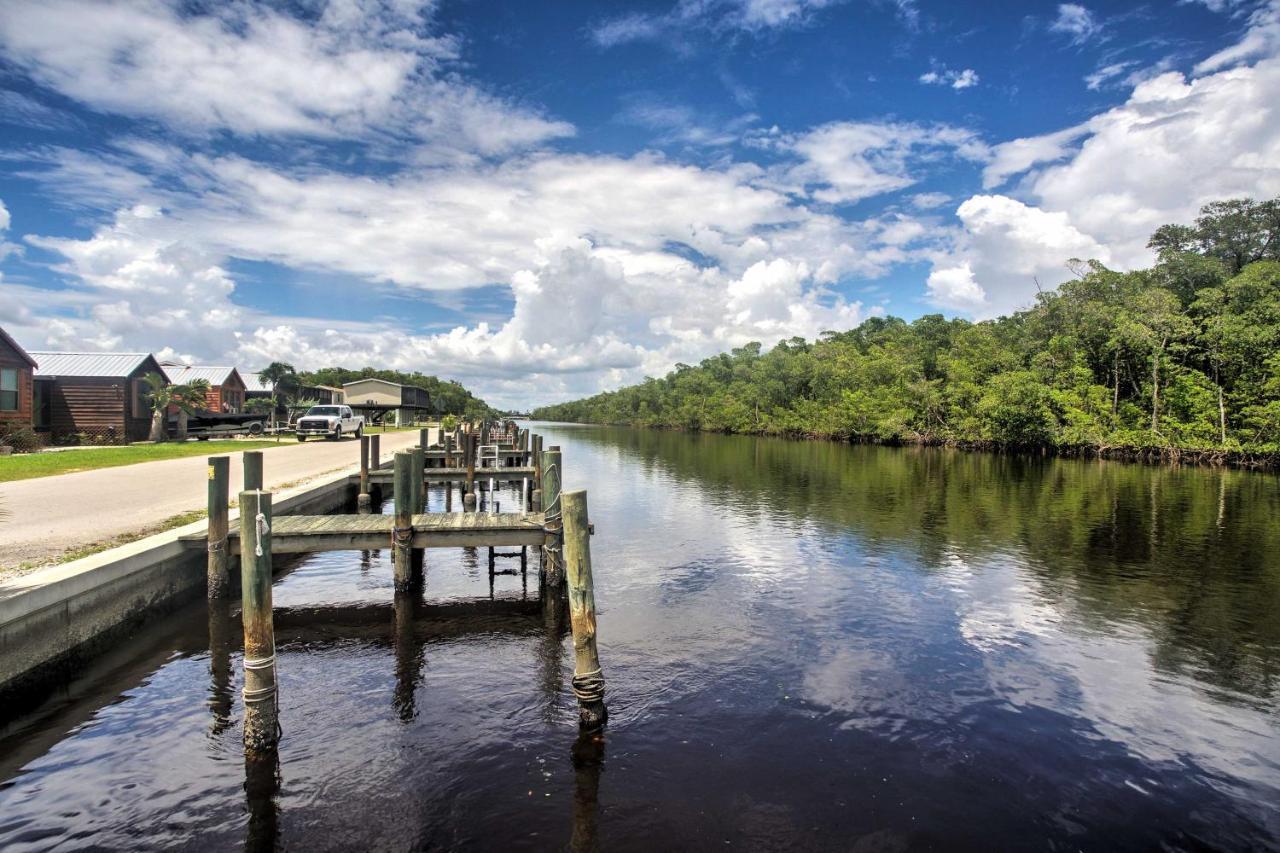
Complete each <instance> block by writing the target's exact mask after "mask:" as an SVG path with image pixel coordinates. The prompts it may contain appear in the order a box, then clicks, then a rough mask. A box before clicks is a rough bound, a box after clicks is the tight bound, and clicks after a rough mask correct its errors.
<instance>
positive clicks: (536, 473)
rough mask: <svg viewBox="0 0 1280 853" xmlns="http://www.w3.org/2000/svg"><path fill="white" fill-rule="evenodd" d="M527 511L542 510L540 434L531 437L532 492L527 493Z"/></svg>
mask: <svg viewBox="0 0 1280 853" xmlns="http://www.w3.org/2000/svg"><path fill="white" fill-rule="evenodd" d="M529 512H542V436H540V435H535V436H534V437H533V492H532V493H531V494H530V495H529Z"/></svg>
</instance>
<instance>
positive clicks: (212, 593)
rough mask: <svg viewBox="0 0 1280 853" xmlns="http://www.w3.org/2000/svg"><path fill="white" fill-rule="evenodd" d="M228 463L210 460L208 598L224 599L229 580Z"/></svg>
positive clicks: (226, 459)
mask: <svg viewBox="0 0 1280 853" xmlns="http://www.w3.org/2000/svg"><path fill="white" fill-rule="evenodd" d="M230 492H231V459H230V457H227V456H210V457H209V532H208V552H209V561H208V596H209V598H211V599H213V598H226V596H227V589H228V587H230V586H231V578H230V576H229V574H228V572H227V515H228V511H227V501H228V500H230V498H231V494H230Z"/></svg>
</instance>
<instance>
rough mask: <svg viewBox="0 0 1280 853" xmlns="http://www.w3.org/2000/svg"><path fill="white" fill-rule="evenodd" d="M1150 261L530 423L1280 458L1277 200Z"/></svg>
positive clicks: (887, 324)
mask: <svg viewBox="0 0 1280 853" xmlns="http://www.w3.org/2000/svg"><path fill="white" fill-rule="evenodd" d="M1150 245H1151V247H1152V248H1154V249H1156V251H1157V253H1158V260H1157V263H1156V265H1155V266H1154V267H1152V268H1151V269H1146V270H1136V271H1132V272H1116V271H1114V270H1110V269H1107V268H1106V267H1104V266H1102V265H1101V264H1099V263H1097V262H1094V261H1090V262H1088V263H1084V262H1080V261H1074V260H1073V261H1071V262H1070V265H1071V269H1073V271H1075V272H1076V277H1075V278H1074V279H1073V280H1071V281H1068V282H1067V283H1065V284H1063V285H1062V286H1061V287H1059V288H1058V289H1057V290H1056V291H1054V292H1048V293H1042V294H1040V295H1039V297H1038V298H1037V302H1036V304H1035V306H1034V307H1032V308H1030V309H1029V310H1026V311H1020V312H1017V313H1015V314H1013V315H1012V316H1008V317H1000V318H998V319H995V320H988V321H983V322H978V323H974V322H970V321H967V320H960V319H953V320H948V319H945V318H944V317H942V316H941V315H928V316H925V317H921V318H920V319H918V320H916V321H914V322H912V323H907V322H904V321H903V320H900V319H896V318H892V317H890V318H879V317H877V318H872V319H870V320H867V321H866V322H864V323H863V324H861V325H860V326H858V327H857V328H855V329H852V330H849V331H845V332H827V333H824V334H823V336H822V338H821V340H819V341H816V342H813V343H810V342H807V341H805V340H803V339H801V338H792V339H790V340H787V341H782V342H780V343H778V344H777V345H776V346H775V347H773V348H772V349H771V350H769V351H767V352H764V351H762V349H763V348H762V346H761V345H760V344H759V343H751V344H747V345H746V346H743V347H740V348H738V349H735V350H733V351H732V352H730V353H723V354H721V355H718V356H715V357H712V358H708V359H706V360H705V361H703V362H702V363H701V364H700V365H698V366H696V367H695V366H690V365H684V364H681V365H677V366H676V369H675V370H674V371H673V372H672V373H670V374H668V375H667V376H666V377H664V378H661V379H653V378H649V379H646V380H645V381H644V382H642V383H641V384H639V385H634V386H630V387H627V388H623V389H621V390H619V391H614V392H609V393H604V394H599V395H596V396H594V397H589V398H587V399H584V400H578V401H574V402H569V403H563V404H560V405H555V406H547V407H544V408H541V409H538V410H536V411H535V412H534V416H535V417H537V418H541V419H549V420H566V421H579V422H588V423H625V424H635V425H644V426H660V427H673V428H681V429H691V430H714V431H722V432H738V433H775V434H792V435H812V436H822V437H833V438H848V439H859V440H878V441H888V442H918V443H976V444H988V445H1000V446H1038V447H1046V446H1048V447H1055V448H1062V449H1066V448H1073V449H1093V450H1099V451H1107V450H1111V449H1115V448H1160V449H1165V448H1184V449H1190V448H1195V449H1221V450H1248V451H1261V452H1271V453H1274V452H1276V451H1277V450H1280V199H1277V200H1273V201H1269V202H1261V203H1255V202H1252V201H1250V200H1231V201H1225V202H1216V203H1214V204H1211V205H1207V206H1206V207H1205V208H1203V210H1202V211H1201V216H1200V218H1199V219H1198V220H1197V221H1196V223H1195V225H1194V226H1180V225H1166V226H1163V227H1161V228H1160V229H1159V230H1157V231H1156V233H1155V234H1154V235H1153V236H1152V239H1151V243H1150Z"/></svg>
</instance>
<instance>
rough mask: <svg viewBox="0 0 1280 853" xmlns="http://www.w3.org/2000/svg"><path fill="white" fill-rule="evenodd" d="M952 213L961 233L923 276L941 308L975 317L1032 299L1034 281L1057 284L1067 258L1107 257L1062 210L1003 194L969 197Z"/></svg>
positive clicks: (1062, 273) (985, 315)
mask: <svg viewBox="0 0 1280 853" xmlns="http://www.w3.org/2000/svg"><path fill="white" fill-rule="evenodd" d="M956 216H957V217H959V219H960V222H961V225H962V227H963V233H962V235H961V237H960V239H959V241H958V243H957V245H956V246H955V248H954V249H953V250H952V251H951V252H949V253H947V254H946V255H944V256H942V257H939V258H938V259H936V260H935V263H934V269H933V272H932V273H930V275H929V279H928V299H929V300H930V301H931V302H933V303H934V304H936V305H939V306H941V307H944V308H950V309H953V310H956V311H963V312H965V313H969V314H973V315H975V316H979V317H989V316H994V315H996V314H1002V313H1007V312H1009V311H1011V310H1015V309H1017V308H1024V307H1026V306H1027V305H1028V304H1029V303H1030V302H1031V300H1032V297H1033V296H1034V294H1035V292H1036V285H1037V281H1038V282H1039V284H1040V285H1041V286H1043V287H1044V288H1046V289H1048V288H1050V287H1053V286H1056V285H1057V284H1059V283H1060V282H1061V281H1062V280H1063V278H1064V276H1065V273H1066V262H1067V260H1068V259H1070V258H1073V257H1078V258H1097V259H1098V260H1101V261H1103V262H1106V261H1109V260H1110V253H1109V251H1108V250H1107V248H1106V247H1105V246H1103V245H1101V244H1100V243H1098V242H1097V241H1096V240H1094V239H1093V238H1092V237H1090V236H1089V235H1087V234H1085V233H1083V232H1081V231H1080V229H1078V228H1077V227H1075V225H1074V224H1073V223H1072V222H1071V217H1070V216H1068V215H1067V214H1066V213H1058V212H1053V213H1051V212H1047V211H1044V210H1041V209H1040V208H1037V207H1032V206H1029V205H1027V204H1024V203H1022V202H1020V201H1017V200H1015V199H1012V198H1009V197H1007V196H1002V195H977V196H973V197H972V198H970V199H968V200H966V201H965V202H964V203H963V204H961V205H960V207H959V208H958V209H957V210H956Z"/></svg>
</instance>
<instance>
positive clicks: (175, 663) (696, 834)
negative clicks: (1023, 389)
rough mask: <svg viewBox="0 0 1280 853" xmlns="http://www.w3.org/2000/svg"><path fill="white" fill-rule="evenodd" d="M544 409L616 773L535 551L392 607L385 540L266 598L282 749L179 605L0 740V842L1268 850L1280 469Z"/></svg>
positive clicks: (211, 619) (315, 566) (326, 562)
mask: <svg viewBox="0 0 1280 853" xmlns="http://www.w3.org/2000/svg"><path fill="white" fill-rule="evenodd" d="M543 431H544V433H545V434H546V435H547V437H548V441H547V443H548V444H560V445H563V446H564V447H565V466H564V474H565V481H566V483H565V485H566V488H588V489H589V490H591V507H592V516H593V517H592V521H593V522H594V523H595V524H596V528H597V535H596V536H595V537H594V538H593V540H592V551H593V563H594V565H595V566H596V596H597V611H598V614H599V630H600V647H601V659H602V663H603V665H604V669H605V673H606V676H607V677H608V679H609V690H610V700H611V706H610V711H611V720H610V726H609V730H608V732H607V735H606V736H607V739H608V753H609V754H608V764H607V767H608V771H609V772H608V775H607V776H606V775H605V774H604V772H603V771H604V768H605V766H606V764H605V755H604V753H605V737H606V736H601V737H598V738H596V737H593V736H590V735H588V736H585V737H580V736H579V735H578V732H577V730H576V707H575V702H574V699H573V696H572V693H571V691H570V690H569V676H570V675H571V672H572V654H571V646H570V639H569V637H568V627H567V619H566V618H565V616H566V614H565V613H564V612H563V610H561V609H559V608H543V607H542V606H541V601H540V597H539V595H537V594H536V591H535V590H529V589H527V587H526V586H525V582H524V577H523V576H522V577H521V579H520V580H517V579H516V578H514V577H512V576H507V575H495V576H493V577H491V576H490V575H489V573H488V570H487V554H484V555H481V554H480V553H479V552H477V551H476V550H474V549H473V550H470V551H462V550H458V551H447V550H440V551H436V550H433V551H432V552H431V554H430V555H429V558H428V559H429V561H430V572H429V576H428V577H427V580H426V583H425V585H424V587H423V589H421V590H419V591H416V592H415V593H414V594H413V595H412V596H410V597H408V598H400V597H397V596H396V595H395V592H394V589H393V587H392V582H391V566H390V554H389V553H388V552H386V551H383V552H368V553H364V554H353V553H349V554H331V555H316V556H311V557H307V558H305V559H302V560H299V561H297V562H296V563H295V564H292V565H290V566H289V567H287V568H286V569H285V570H284V571H282V572H281V574H280V576H279V578H278V579H277V582H276V587H275V590H274V596H275V601H276V604H277V612H276V618H275V622H276V637H277V647H278V652H279V655H280V672H281V691H282V692H281V699H282V714H283V724H284V728H285V737H284V739H283V740H282V742H281V747H280V753H279V768H278V769H277V770H276V771H275V772H266V771H265V770H264V772H262V773H261V774H258V773H256V772H251V771H255V770H257V769H258V768H249V767H246V766H243V765H242V758H241V749H240V742H239V732H238V728H237V726H236V725H235V718H236V715H237V713H238V710H237V709H238V706H237V701H238V699H237V696H236V693H235V690H234V684H235V681H236V674H237V673H236V669H237V668H238V663H237V660H238V656H237V649H238V642H239V638H238V631H239V628H238V624H237V623H236V622H235V621H234V615H233V614H232V615H228V614H226V613H221V612H215V613H213V614H209V613H207V612H206V611H205V609H204V605H203V603H200V604H199V606H198V607H197V608H195V609H193V610H191V611H188V612H185V613H183V614H179V615H177V616H175V617H174V619H173V620H167V621H164V622H162V623H157V624H156V625H155V626H153V629H151V630H148V631H145V632H141V634H140V635H139V636H138V637H137V638H136V639H135V640H131V641H130V642H129V643H124V644H121V646H120V648H119V649H118V650H113V655H115V657H114V658H108V657H104V658H103V660H102V664H101V668H100V669H96V670H95V671H94V672H92V673H86V675H85V676H84V679H83V680H82V681H80V682H76V683H73V684H72V685H70V686H68V688H67V690H66V691H65V693H64V694H63V696H62V697H61V698H60V699H59V700H58V702H60V703H61V704H58V703H50V704H49V705H47V706H45V707H43V708H42V709H41V710H40V713H39V714H35V715H24V716H22V718H21V719H19V720H16V721H10V722H9V723H8V728H6V729H2V730H0V768H2V769H5V771H6V772H5V773H4V774H3V779H4V780H6V781H3V782H0V814H2V815H3V817H0V846H3V847H5V848H6V849H8V848H10V847H12V848H13V849H19V850H21V849H43V848H48V847H54V846H58V845H62V846H64V847H71V846H91V847H100V848H113V849H132V848H134V847H137V846H146V845H145V844H140V843H139V839H143V840H144V841H145V842H147V843H150V844H153V845H155V846H169V847H188V848H193V847H195V848H200V849H234V848H237V847H239V846H241V845H244V844H246V842H252V843H254V844H258V843H261V844H262V845H263V846H266V845H267V844H271V845H275V846H279V847H292V848H299V849H318V848H325V849H339V848H340V849H367V848H390V849H410V848H413V849H421V848H429V849H459V848H465V849H494V848H501V849H515V850H519V849H538V850H541V849H548V848H551V849H562V848H564V847H569V848H570V849H604V848H607V849H610V850H646V851H647V850H652V849H709V848H712V847H715V848H721V847H726V846H729V847H739V848H741V847H746V848H751V849H815V850H818V849H850V848H852V849H865V850H876V849H890V850H899V849H902V850H905V849H924V848H934V849H1024V848H1029V847H1046V848H1050V849H1107V850H1117V849H1118V850H1149V849H1251V848H1252V849H1265V848H1269V847H1270V848H1274V847H1276V845H1277V843H1278V840H1280V717H1278V713H1277V710H1276V709H1277V703H1276V698H1277V693H1278V691H1280V687H1278V686H1277V683H1276V674H1277V671H1278V670H1280V525H1276V523H1275V519H1276V518H1277V517H1280V485H1278V483H1280V481H1278V480H1277V478H1275V477H1273V476H1259V475H1252V474H1247V473H1244V472H1234V471H1212V470H1203V469H1181V470H1179V469H1163V468H1147V467H1141V466H1128V465H1121V464H1115V463H1093V462H1084V463H1082V462H1073V461H1063V460H1050V459H1035V460H1026V459H1020V458H1015V457H998V456H987V455H982V454H964V453H954V452H949V451H941V450H915V449H885V448H870V447H842V446H838V445H831V444H823V443H801V442H786V441H777V440H770V439H751V438H737V437H723V436H688V435H680V434H673V433H660V432H636V431H630V430H613V429H585V428H561V427H553V428H544V429H543ZM512 491H514V490H512ZM428 500H429V505H433V506H438V505H442V504H443V494H442V493H441V492H439V491H438V490H433V491H432V492H431V493H429V495H428ZM501 501H502V503H503V505H504V506H506V505H507V502H508V501H513V502H514V501H518V497H517V496H515V495H514V494H508V493H503V494H502V496H501ZM233 610H234V608H233ZM206 656H207V657H206ZM428 662H429V663H430V665H429V666H428V665H427V663H428ZM211 715H212V719H213V723H212V726H211V724H210V717H211ZM228 723H230V725H228ZM267 769H270V767H268V768H267ZM280 774H283V776H284V777H286V778H287V780H288V784H287V786H282V785H281V784H280ZM250 783H251V784H250ZM242 786H243V788H244V790H242ZM255 792H260V793H255ZM246 797H248V804H249V809H248V812H247V813H246V811H245V803H246V799H245V798H246ZM73 834H74V835H75V837H74V839H72V838H71V836H72V835H73Z"/></svg>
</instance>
